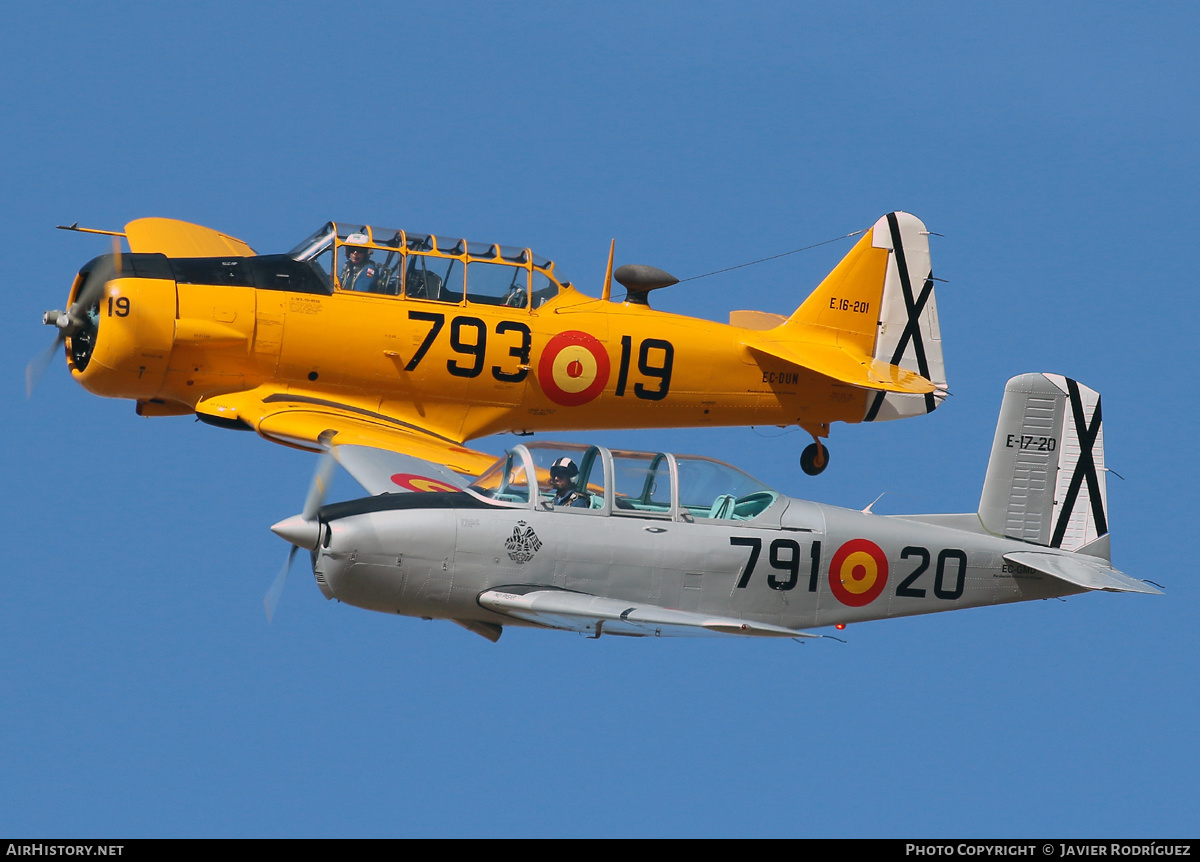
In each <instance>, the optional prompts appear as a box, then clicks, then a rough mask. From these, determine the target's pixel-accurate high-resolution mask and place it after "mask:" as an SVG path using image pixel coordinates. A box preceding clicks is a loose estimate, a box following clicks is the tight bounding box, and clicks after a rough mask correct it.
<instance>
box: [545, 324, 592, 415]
mask: <svg viewBox="0 0 1200 862" xmlns="http://www.w3.org/2000/svg"><path fill="white" fill-rule="evenodd" d="M608 371H609V363H608V353H607V352H606V351H605V350H604V345H603V344H601V343H600V342H599V341H598V340H596V338H594V337H593V336H591V335H588V334H587V333H586V332H579V331H578V330H574V329H572V330H569V331H567V332H560V333H559V334H558V335H556V336H554V337H553V338H551V339H550V342H549V343H548V344H547V345H546V349H545V350H544V351H542V358H541V360H539V361H538V382H540V383H541V384H542V391H544V392H545V393H546V395H547V396H549V398H550V400H551V401H553V402H554V403H555V404H561V405H562V406H563V407H576V406H578V405H580V404H586V403H587V402H589V401H591V400H592V399H593V398H595V397H596V396H597V395H599V394H600V393H601V392H602V391H603V390H604V386H605V384H606V383H608Z"/></svg>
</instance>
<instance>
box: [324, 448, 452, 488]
mask: <svg viewBox="0 0 1200 862" xmlns="http://www.w3.org/2000/svg"><path fill="white" fill-rule="evenodd" d="M333 457H334V458H336V459H337V462H338V463H339V464H341V465H342V466H343V467H345V468H346V472H347V473H349V474H350V475H351V476H353V477H354V479H355V481H356V482H358V484H360V485H362V486H363V487H364V488H366V489H367V493H369V494H395V493H398V492H404V491H445V490H448V489H447V488H446V486H447V485H449V486H450V487H452V488H465V487H467V485H468V484H469V482H468V480H467V479H465V478H463V477H462V476H461V475H459V474H458V473H455V472H454V471H453V470H451V469H449V468H448V467H443V466H442V465H441V464H435V463H433V462H432V461H426V460H425V459H424V458H417V457H416V456H414V455H406V454H404V453H403V452H390V451H388V450H386V449H376V448H375V447H374V446H334V447H333Z"/></svg>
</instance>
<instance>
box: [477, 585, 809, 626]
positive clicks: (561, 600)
mask: <svg viewBox="0 0 1200 862" xmlns="http://www.w3.org/2000/svg"><path fill="white" fill-rule="evenodd" d="M478 601H479V604H480V606H481V607H484V608H487V609H488V610H490V611H495V612H496V613H499V614H504V615H506V616H510V617H514V618H516V619H519V620H524V621H525V622H529V623H536V624H538V625H543V626H547V627H549V628H554V629H565V630H566V631H572V632H581V633H585V634H591V635H594V636H595V637H599V636H600V635H601V634H606V635H628V636H633V637H695V636H698V635H710V634H731V635H745V636H750V637H788V638H813V637H820V636H819V635H813V634H809V633H807V632H800V631H795V630H794V629H788V628H784V627H783V626H773V625H769V624H767V623H758V622H753V621H751V620H739V619H734V618H732V617H718V616H710V615H708V614H699V613H693V612H691V611H677V610H671V609H669V608H662V607H658V606H657V605H647V604H641V603H630V602H627V601H621V600H619V599H608V598H602V597H600V596H592V595H588V594H587V593H577V592H572V591H570V590H563V589H557V588H554V587H544V586H508V587H499V588H497V589H493V590H486V591H485V592H483V593H480V594H479V598H478Z"/></svg>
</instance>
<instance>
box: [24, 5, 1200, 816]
mask: <svg viewBox="0 0 1200 862" xmlns="http://www.w3.org/2000/svg"><path fill="white" fill-rule="evenodd" d="M993 7H995V8H993ZM1198 25H1200V12H1198V11H1197V10H1196V8H1195V7H1194V6H1193V5H1190V4H1183V3H1176V4H1155V5H1153V6H1142V5H1132V6H1131V5H1129V4H1115V3H1071V4H1042V3H1012V4H998V5H997V4H992V6H988V7H985V6H983V5H981V4H973V5H971V6H970V7H969V8H967V7H965V6H964V4H950V3H946V4H901V5H892V4H857V5H854V6H852V7H849V6H836V5H830V4H811V5H807V4H797V3H764V4H748V5H744V4H732V3H731V4H718V3H703V2H692V3H663V4H650V3H625V2H610V3H605V4H593V5H588V6H585V5H582V4H580V5H577V6H575V5H568V4H557V3H542V4H524V3H517V4H485V3H460V4H456V5H455V6H454V7H453V8H449V7H443V6H441V5H439V4H433V3H426V4H404V5H400V4H342V6H341V8H339V7H338V5H337V4H328V3H305V2H301V3H289V4H286V5H277V4H259V3H224V4H220V3H218V4H203V5H197V6H196V7H185V8H177V7H176V5H174V4H152V3H141V4H118V5H116V6H115V7H113V8H108V7H107V6H102V5H99V4H82V3H80V4H23V5H20V6H13V7H12V8H9V9H7V10H6V12H5V27H4V28H3V31H2V32H0V75H2V81H3V87H0V121H2V128H3V133H2V134H0V163H2V164H3V165H4V168H3V170H2V171H0V191H2V199H3V201H4V207H3V213H2V214H0V219H3V230H4V235H5V236H6V237H7V239H8V246H9V263H8V266H7V267H6V276H5V278H4V281H5V285H6V289H5V295H6V296H7V297H8V299H9V300H11V301H10V302H9V306H8V309H9V311H8V314H7V320H8V329H7V332H8V334H7V337H6V338H4V339H2V340H0V356H2V357H3V365H2V367H3V369H5V373H4V374H3V375H2V376H0V386H2V388H0V394H2V395H3V407H0V410H3V415H4V417H5V419H6V421H5V422H4V427H5V429H6V433H5V435H4V437H5V439H4V443H3V458H2V459H0V469H2V472H0V483H2V487H3V489H4V492H5V493H4V494H3V501H2V502H0V523H2V524H3V526H4V535H5V538H6V541H5V543H4V547H5V551H6V553H5V565H4V566H3V568H2V570H0V654H3V656H4V659H3V661H2V662H0V835H6V836H31V837H33V836H40V837H68V836H121V837H126V836H243V835H244V836H292V835H302V836H351V835H376V836H419V835H435V836H447V835H466V836H517V835H587V836H616V835H628V836H742V835H744V836H759V835H782V836H848V835H862V836H917V837H936V836H1045V835H1052V836H1112V837H1117V836H1149V837H1167V836H1182V835H1191V836H1194V835H1195V834H1196V831H1197V830H1196V823H1197V820H1196V810H1197V803H1198V802H1200V778H1197V775H1198V774H1200V771H1198V770H1197V766H1198V762H1197V761H1198V760H1200V757H1198V753H1200V742H1198V736H1197V732H1196V714H1197V678H1198V673H1197V672H1198V670H1200V668H1198V667H1197V665H1198V657H1200V649H1198V646H1200V644H1198V636H1197V627H1196V625H1195V621H1194V620H1195V615H1196V612H1197V606H1198V601H1200V595H1198V590H1197V586H1196V582H1197V575H1196V571H1195V570H1196V566H1195V563H1194V560H1193V558H1192V555H1193V554H1194V553H1195V548H1196V541H1195V530H1196V522H1197V514H1198V512H1197V509H1198V506H1197V503H1196V492H1197V489H1196V486H1197V458H1196V443H1195V432H1196V427H1197V418H1198V415H1197V414H1198V411H1197V408H1196V396H1195V382H1196V381H1195V378H1196V374H1197V371H1198V370H1200V363H1198V361H1197V358H1198V357H1197V348H1196V335H1195V328H1196V320H1197V317H1198V314H1197V312H1200V303H1198V301H1197V288H1196V258H1197V254H1196V237H1197V235H1198V227H1200V224H1198V218H1197V202H1196V201H1197V197H1198V194H1197V192H1198V191H1200V184H1198V182H1197V180H1198V178H1200V170H1198V166H1197V146H1196V141H1197V139H1198V137H1200V119H1198V115H1197V111H1196V105H1197V101H1196V100H1197V92H1198V89H1200V88H1198V85H1200V75H1198V71H1200V63H1198V61H1197V58H1196V45H1197V44H1198V43H1200V26H1198ZM892 209H904V210H908V211H910V212H913V213H915V214H917V215H918V216H920V217H921V218H922V219H924V220H925V222H926V223H927V225H928V226H929V228H930V229H931V230H933V231H935V232H937V233H939V234H942V235H944V236H942V237H933V238H932V242H933V249H932V250H933V260H934V274H935V275H937V276H939V277H942V278H945V279H947V280H948V282H949V283H948V284H943V285H939V287H938V307H939V311H940V317H941V325H942V332H943V336H944V339H945V355H946V363H947V371H948V376H949V380H950V385H951V389H952V391H953V397H952V398H951V399H950V401H949V402H948V403H947V404H946V405H945V406H944V407H943V408H942V409H941V410H939V411H938V412H937V413H935V414H934V415H932V416H930V417H926V418H924V419H918V420H910V421H907V422H899V423H885V424H880V425H878V426H852V427H846V426H836V427H835V429H834V434H833V437H832V439H831V445H832V453H833V460H832V464H831V466H830V468H829V470H828V471H827V472H826V473H825V474H824V475H822V476H821V477H819V478H817V479H811V478H808V477H805V476H804V475H803V474H802V473H801V472H800V469H799V463H798V462H799V454H800V450H801V449H802V448H803V446H804V445H805V444H806V442H807V440H806V439H805V437H804V435H803V434H802V433H800V432H796V431H795V430H793V431H792V432H791V433H786V434H785V433H783V432H780V431H779V430H777V429H764V430H758V431H755V430H751V429H716V430H711V429H710V430H704V431H684V432H656V433H646V432H635V431H631V432H622V433H608V434H604V435H597V436H596V437H594V438H588V437H587V436H586V435H576V437H575V439H596V440H597V441H598V442H603V443H608V444H615V445H624V446H630V447H636V448H660V449H671V450H674V451H681V452H699V453H702V454H707V455H713V456H715V457H719V458H722V459H724V460H727V461H730V462H732V463H735V464H738V465H739V466H741V467H743V468H745V469H746V470H748V471H749V472H751V473H753V474H755V475H758V476H760V477H761V478H763V479H764V480H766V481H768V482H770V483H772V484H774V485H775V486H776V487H778V488H780V489H781V490H783V491H784V492H787V493H791V494H794V495H797V496H803V497H808V498H811V499H816V500H820V501H822V502H828V503H834V504H839V505H846V506H853V507H856V508H861V507H863V506H865V505H866V504H867V503H869V502H870V501H871V500H873V499H874V498H875V497H876V496H878V495H879V494H880V493H882V492H887V496H885V497H884V498H883V501H882V502H881V503H879V504H878V505H877V506H876V511H880V512H883V513H888V512H893V513H894V512H936V511H973V510H974V509H975V507H976V505H977V503H978V499H979V488H980V484H981V482H982V475H983V470H984V467H985V464H986V460H987V454H988V451H989V446H990V442H991V435H992V432H993V428H994V424H995V419H996V411H997V409H998V406H999V399H1000V393H1001V389H1002V387H1003V385H1004V382H1005V380H1007V379H1008V378H1009V377H1010V376H1012V375H1014V374H1017V373H1020V372H1025V371H1052V372H1056V373H1062V374H1067V375H1070V376H1073V377H1076V378H1078V379H1079V380H1081V381H1082V382H1084V383H1086V384H1087V385H1089V386H1091V387H1093V388H1095V389H1097V390H1099V391H1100V392H1101V393H1102V394H1103V398H1104V413H1105V442H1106V447H1107V455H1108V463H1109V466H1110V467H1112V468H1113V469H1115V470H1117V471H1118V472H1119V473H1120V474H1121V475H1122V476H1123V477H1124V481H1121V480H1119V479H1116V478H1112V477H1110V482H1109V504H1110V518H1111V525H1112V530H1113V534H1112V535H1113V540H1112V547H1113V554H1114V562H1115V564H1116V565H1117V566H1118V567H1119V568H1121V569H1123V570H1125V571H1126V572H1128V573H1130V574H1132V575H1135V576H1138V577H1146V578H1151V579H1153V580H1155V581H1157V582H1158V583H1161V584H1163V585H1164V586H1165V587H1166V589H1167V595H1166V596H1165V597H1147V596H1126V595H1111V594H1093V595H1086V596H1081V597H1077V598H1072V599H1070V600H1068V601H1065V602H1058V601H1051V602H1038V603H1028V604H1022V605H1012V606H1006V607H1001V608H986V609H980V610H972V611H962V612H956V613H949V614H937V615H933V616H928V617H923V618H915V619H905V620H898V621H889V622H879V623H870V624H864V625H859V626H852V627H851V628H850V629H848V630H847V631H846V632H845V633H844V634H845V638H846V640H847V643H846V644H839V643H836V642H833V641H820V642H817V643H811V644H805V645H799V644H794V643H784V644H780V643H758V642H751V643H742V642H730V641H720V642H713V641H705V640H697V641H641V640H627V639H620V638H605V639H601V640H600V641H598V642H593V641H589V640H585V639H583V638H581V637H577V636H575V635H570V634H562V633H551V632H535V631H520V630H510V631H508V632H506V633H505V635H504V638H503V639H502V640H501V641H500V643H499V644H491V643H488V642H486V641H484V640H483V639H482V638H479V637H477V636H475V635H473V634H470V633H468V632H465V631H464V630H462V629H460V628H458V627H457V626H454V625H452V624H450V623H446V622H421V621H419V620H412V619H408V618H393V617H388V616H384V615H380V614H371V613H368V612H366V611H362V610H357V609H354V608H349V607H345V606H340V605H337V604H335V603H329V602H326V601H325V600H324V599H323V598H322V596H321V594H320V592H319V591H318V590H317V588H316V585H315V584H314V583H313V582H312V578H311V575H310V574H309V573H308V572H306V571H305V570H304V568H303V566H301V565H299V564H297V566H296V568H295V569H294V570H293V572H292V578H291V582H290V583H289V586H288V590H287V592H286V593H285V595H284V597H283V601H282V603H281V605H280V609H279V613H278V615H277V616H276V619H275V622H274V624H273V625H271V626H268V625H267V624H266V622H265V619H264V616H263V611H262V596H263V593H264V592H265V590H266V588H267V586H268V584H269V583H270V580H271V578H272V577H273V576H274V573H275V571H276V570H277V568H278V566H279V565H280V563H281V562H282V561H283V558H284V556H285V555H286V552H287V548H286V546H285V545H284V543H283V542H281V541H280V540H279V539H277V538H276V537H275V536H273V535H272V534H271V533H270V532H269V531H268V527H269V525H270V524H272V523H273V522H275V521H276V520H279V519H280V518H283V517H285V516H288V515H291V514H293V513H294V512H296V511H298V510H299V508H300V506H301V504H302V502H303V497H304V493H305V489H306V487H307V484H308V481H309V478H310V476H311V472H312V468H313V466H314V458H313V456H311V455H306V454H304V453H299V452H294V451H291V450H286V449H284V448H281V447H276V446H272V445H270V444H268V443H266V442H264V441H262V440H260V439H257V438H256V437H254V436H252V435H248V434H243V435H239V434H235V433H231V432H224V431H220V430H217V429H215V428H211V427H208V426H204V425H199V424H196V423H194V422H192V421H191V420H188V419H180V418H176V419H141V418H138V417H137V416H135V415H134V411H133V405H132V404H131V403H129V402H117V401H105V400H101V399H98V398H96V397H94V396H91V395H89V394H87V393H85V392H84V391H83V390H82V389H80V388H79V387H78V386H76V385H75V384H73V383H72V382H71V381H70V379H69V377H68V375H67V372H66V369H65V363H63V362H62V360H61V357H60V358H59V359H58V360H56V362H55V364H54V366H53V367H52V368H51V370H50V372H49V373H48V374H47V375H46V378H45V380H44V381H43V383H42V386H41V388H40V389H39V391H38V392H37V393H36V395H35V398H34V400H33V401H32V402H26V400H25V395H24V380H23V372H24V367H25V363H26V362H27V361H28V360H29V359H30V358H31V357H32V356H34V355H35V354H37V353H38V352H39V351H41V350H42V349H44V347H45V346H46V345H47V344H48V343H49V342H50V340H51V337H52V333H51V331H50V330H49V329H47V328H45V327H43V326H41V325H40V322H39V321H40V315H41V312H42V311H43V310H44V309H47V308H54V307H61V306H62V303H63V301H64V299H65V297H66V293H67V289H68V287H69V285H70V282H71V279H72V277H73V275H74V273H75V271H76V270H77V269H78V267H79V265H80V264H82V263H83V262H84V261H85V260H87V259H88V258H90V257H92V256H94V255H95V254H98V253H100V252H102V251H104V250H105V243H104V241H103V240H102V239H100V238H95V237H87V236H82V235H78V234H69V233H66V232H62V231H56V230H54V225H56V224H63V223H67V224H69V223H71V222H73V221H79V222H80V223H81V224H83V225H90V226H95V227H102V228H116V229H120V228H121V226H122V225H124V224H125V223H126V222H127V221H130V220H132V219H134V218H138V217H141V216H171V217H176V218H182V219H186V220H189V221H194V222H198V223H200V224H205V225H209V226H212V227H216V228H219V229H221V230H224V231H226V232H229V233H231V234H233V235H235V236H239V237H242V238H243V239H245V240H246V241H248V242H249V243H250V244H251V245H253V246H254V247H255V248H257V249H259V250H261V251H285V250H287V249H288V248H290V247H291V246H292V245H293V244H295V243H296V242H298V241H299V240H300V239H302V238H303V237H304V236H306V235H307V234H309V233H310V232H311V231H312V230H314V229H315V228H316V227H318V226H319V225H320V224H321V223H323V222H324V221H326V220H328V219H331V218H336V219H344V220H347V221H351V220H358V221H360V222H370V223H378V224H386V225H391V226H399V227H406V228H408V229H411V230H416V231H431V232H437V233H444V234H453V235H459V236H466V237H470V238H473V239H479V240H491V241H498V242H504V243H509V244H513V245H522V246H524V245H529V246H532V247H533V248H534V250H535V251H537V252H538V253H540V254H542V255H545V256H547V257H550V258H552V259H554V260H555V261H557V262H558V264H559V266H560V267H561V269H562V270H563V271H565V272H566V273H567V274H568V275H569V276H570V277H571V278H572V279H573V280H574V281H575V282H576V283H577V284H578V285H579V286H580V288H581V289H583V290H585V291H589V292H598V288H599V283H600V280H601V277H602V274H603V267H604V263H605V258H606V255H607V251H608V242H609V240H610V239H611V238H613V237H615V238H616V241H617V263H618V264H621V263H634V262H636V263H648V264H652V265H655V266H659V267H662V268H664V269H666V270H668V271H670V272H672V273H674V274H675V275H677V276H679V277H681V278H683V277H686V276H690V275H695V274H699V273H702V272H707V271H710V270H714V269H718V268H721V267H724V266H731V265H733V264H737V263H742V262H744V261H747V260H750V259H754V258H759V257H764V256H766V255H769V254H774V253H777V252H781V251H787V250H789V249H793V248H797V247H800V246H804V245H808V244H811V243H814V242H818V241H821V240H825V239H829V238H831V237H834V236H838V235H841V234H845V233H848V232H850V231H853V230H858V229H860V228H865V227H867V226H869V225H870V224H871V223H872V222H874V220H875V219H876V218H878V217H879V216H880V215H882V214H883V213H885V212H888V211H890V210H892ZM848 247H849V243H846V244H844V245H837V244H835V245H830V246H825V247H822V248H820V249H817V250H814V251H812V252H808V253H805V254H800V255H794V256H791V257H787V258H784V259H782V260H780V261H776V262H774V263H771V264H765V265H761V266H756V267H752V268H749V269H743V270H739V271H737V272H735V273H730V274H728V275H725V276H720V277H714V278H709V279H704V280H701V281H697V282H689V283H687V284H685V285H681V286H679V287H678V288H671V289H668V290H666V291H662V292H660V294H658V295H656V304H657V305H658V306H659V307H662V308H665V309H667V310H671V311H681V312H687V313H692V314H697V315H700V316H703V317H709V318H711V319H715V320H724V319H726V315H727V313H728V311H729V310H730V309H735V308H756V309H762V310H766V311H772V312H779V313H784V312H789V311H790V310H791V309H793V308H794V307H795V306H796V305H798V304H799V302H800V301H801V300H802V299H803V297H804V296H805V295H807V293H808V292H809V291H810V290H811V289H812V287H814V286H815V285H816V284H817V282H818V281H819V280H820V278H821V277H822V276H823V275H824V274H825V272H827V271H828V270H829V269H830V268H831V267H832V266H833V264H834V263H835V262H836V261H837V260H838V258H839V257H840V256H841V255H842V254H843V253H844V252H845V250H846V249H847V248H848ZM507 443H508V440H506V439H504V438H496V439H494V440H488V441H484V442H483V443H482V444H481V445H482V446H484V447H485V448H488V449H489V450H490V451H500V450H501V449H502V448H503V447H504V446H505V445H506V444H507ZM356 493H357V486H355V485H354V484H353V482H352V481H350V480H349V479H348V478H347V477H345V476H342V477H341V478H340V479H339V480H338V482H337V485H336V487H335V491H334V496H335V497H340V498H347V497H349V496H352V495H355V494H356ZM1188 548H1191V549H1192V550H1191V551H1189V550H1188Z"/></svg>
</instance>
